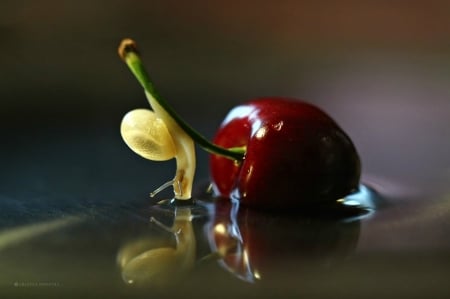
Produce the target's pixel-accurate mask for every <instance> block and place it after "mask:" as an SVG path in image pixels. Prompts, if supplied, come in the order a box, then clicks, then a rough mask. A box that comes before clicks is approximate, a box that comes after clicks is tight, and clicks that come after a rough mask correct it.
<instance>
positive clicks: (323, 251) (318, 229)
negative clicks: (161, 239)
mask: <svg viewBox="0 0 450 299" xmlns="http://www.w3.org/2000/svg"><path fill="white" fill-rule="evenodd" d="M332 214H333V215H335V213H332ZM213 223H214V224H213V227H212V230H211V235H210V242H211V244H212V247H213V250H216V251H217V252H219V253H220V254H221V255H222V257H223V258H222V259H221V260H220V263H221V265H222V266H223V267H224V268H225V269H227V270H228V271H230V272H231V273H233V274H234V275H235V276H237V277H239V278H240V279H243V280H245V281H248V282H254V281H256V280H258V279H264V278H267V277H270V276H272V275H274V276H275V275H276V272H278V271H283V268H285V267H288V268H289V269H290V271H293V273H295V272H296V271H297V269H305V268H308V267H311V266H313V267H314V266H317V265H319V264H321V263H322V262H330V260H331V261H333V260H339V259H340V258H342V257H345V256H346V255H348V254H349V253H350V252H352V251H353V250H354V248H355V247H356V243H357V240H358V235H359V222H358V221H352V222H344V221H340V220H338V219H336V218H334V219H330V218H318V217H317V215H316V216H311V217H308V216H304V217H296V218H292V217H287V216H286V215H280V216H279V217H277V216H274V215H273V214H271V215H268V214H266V213H263V212H260V211H255V210H253V209H247V208H243V207H240V208H239V207H238V206H237V204H236V203H229V202H227V201H219V202H217V206H216V216H215V219H214V222H213Z"/></svg>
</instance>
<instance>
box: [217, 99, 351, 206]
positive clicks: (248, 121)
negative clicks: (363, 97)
mask: <svg viewBox="0 0 450 299" xmlns="http://www.w3.org/2000/svg"><path fill="white" fill-rule="evenodd" d="M214 143H215V144H218V145H220V146H222V147H226V148H232V147H234V148H238V147H243V148H245V157H244V159H243V160H242V161H241V162H239V163H237V162H236V161H232V160H230V159H227V158H224V157H221V156H217V155H211V159H210V169H211V176H212V180H213V186H214V190H215V192H216V194H217V195H219V196H222V197H233V198H236V199H239V200H240V202H241V203H242V204H244V205H246V206H252V207H256V208H263V209H268V208H271V209H273V208H280V207H281V208H289V207H294V206H295V207H298V206H301V205H307V204H316V203H321V202H332V201H336V200H338V199H340V198H342V197H343V196H345V195H348V194H349V193H351V192H352V191H354V190H355V189H357V187H358V184H359V178H360V160H359V157H358V154H357V151H356V149H355V146H354V145H353V143H352V141H351V140H350V138H349V137H348V136H347V134H346V133H345V132H344V131H343V130H342V129H341V128H340V127H339V126H338V125H337V124H336V122H335V121H334V120H333V119H332V118H331V117H330V116H328V115H327V114H326V113H325V112H323V111H322V110H320V109H319V108H317V107H315V106H313V105H311V104H308V103H306V102H302V101H300V100H295V99H287V98H261V99H255V100H253V101H250V102H248V103H245V104H243V105H240V106H238V107H235V108H234V109H232V110H231V111H230V112H229V114H228V116H227V117H226V118H225V120H224V121H223V123H222V125H221V126H220V128H219V130H218V132H217V134H216V136H215V137H214Z"/></svg>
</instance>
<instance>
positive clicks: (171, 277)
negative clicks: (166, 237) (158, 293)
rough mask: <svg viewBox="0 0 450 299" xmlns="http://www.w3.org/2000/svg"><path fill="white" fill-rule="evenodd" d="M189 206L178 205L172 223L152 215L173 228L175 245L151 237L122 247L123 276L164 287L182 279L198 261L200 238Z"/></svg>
mask: <svg viewBox="0 0 450 299" xmlns="http://www.w3.org/2000/svg"><path fill="white" fill-rule="evenodd" d="M191 220H192V215H191V210H190V209H189V208H181V207H178V208H176V209H175V221H174V223H173V225H172V227H166V226H165V225H164V224H162V223H160V222H159V221H157V220H156V219H153V218H152V221H153V222H155V223H156V224H157V225H158V226H160V227H162V228H164V229H165V230H167V231H169V232H171V233H172V234H173V236H174V238H175V246H173V247H172V246H167V245H166V246H158V247H155V243H156V242H155V241H156V240H154V239H153V240H152V239H151V238H148V239H141V240H138V241H135V242H133V243H129V244H127V245H126V246H124V247H122V249H121V250H120V252H119V254H118V257H117V259H118V263H119V266H120V267H121V271H122V278H123V279H124V281H125V282H127V283H129V284H139V285H149V286H155V287H164V286H167V285H170V284H172V283H175V282H177V281H179V279H180V278H182V277H183V276H184V275H185V274H186V273H187V272H189V271H190V270H191V269H192V267H193V265H194V262H195V252H196V241H195V234H194V230H193V227H192V222H191Z"/></svg>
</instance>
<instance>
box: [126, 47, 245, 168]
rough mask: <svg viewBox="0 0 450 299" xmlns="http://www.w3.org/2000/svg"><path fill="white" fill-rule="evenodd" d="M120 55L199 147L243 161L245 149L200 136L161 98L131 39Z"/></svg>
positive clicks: (142, 83) (145, 88) (146, 88)
mask: <svg viewBox="0 0 450 299" xmlns="http://www.w3.org/2000/svg"><path fill="white" fill-rule="evenodd" d="M119 55H120V57H121V58H122V59H123V60H124V61H125V63H126V64H127V65H128V67H129V68H130V70H131V72H132V73H133V75H134V76H135V77H136V79H137V80H138V81H139V83H140V84H141V86H142V87H143V88H144V90H145V91H147V92H148V93H150V94H151V95H152V96H153V97H154V98H155V100H156V101H157V102H158V103H159V105H161V107H163V108H164V110H166V112H167V113H168V114H169V115H170V116H171V117H172V118H173V119H174V120H175V121H176V122H177V124H178V125H179V126H180V127H181V128H182V129H183V130H184V131H185V132H186V134H188V135H189V137H191V138H192V139H193V140H194V141H195V142H196V143H197V144H198V145H199V146H201V147H202V148H203V149H204V150H206V151H208V152H210V153H212V154H215V155H219V156H223V157H226V158H228V159H231V160H235V161H242V160H243V159H244V155H245V148H243V147H241V148H232V149H226V148H224V147H221V146H218V145H216V144H214V143H212V142H210V141H209V140H208V139H206V138H205V137H203V136H202V135H200V134H199V133H198V132H197V131H196V130H194V129H193V128H192V127H191V126H189V125H188V124H187V123H186V122H185V121H184V120H183V119H182V118H181V117H180V116H179V115H178V114H177V113H176V112H175V111H174V110H173V109H172V107H171V106H169V104H168V103H167V102H166V101H165V100H164V99H163V98H161V96H160V95H159V94H158V93H157V92H156V90H155V87H154V85H153V83H152V81H151V79H150V76H149V75H148V73H147V71H146V69H145V67H144V65H143V63H142V60H141V58H140V56H139V54H138V51H137V48H136V44H135V43H134V41H132V40H130V39H125V40H123V41H122V43H121V44H120V47H119Z"/></svg>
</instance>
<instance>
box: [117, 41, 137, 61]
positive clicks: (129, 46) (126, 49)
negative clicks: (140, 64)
mask: <svg viewBox="0 0 450 299" xmlns="http://www.w3.org/2000/svg"><path fill="white" fill-rule="evenodd" d="M117 52H118V53H119V56H120V58H121V59H122V60H123V61H125V60H126V57H127V55H128V53H135V54H139V51H138V49H137V45H136V42H135V41H134V40H132V39H131V38H124V39H123V40H122V41H121V42H120V45H119V48H118V49H117Z"/></svg>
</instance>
